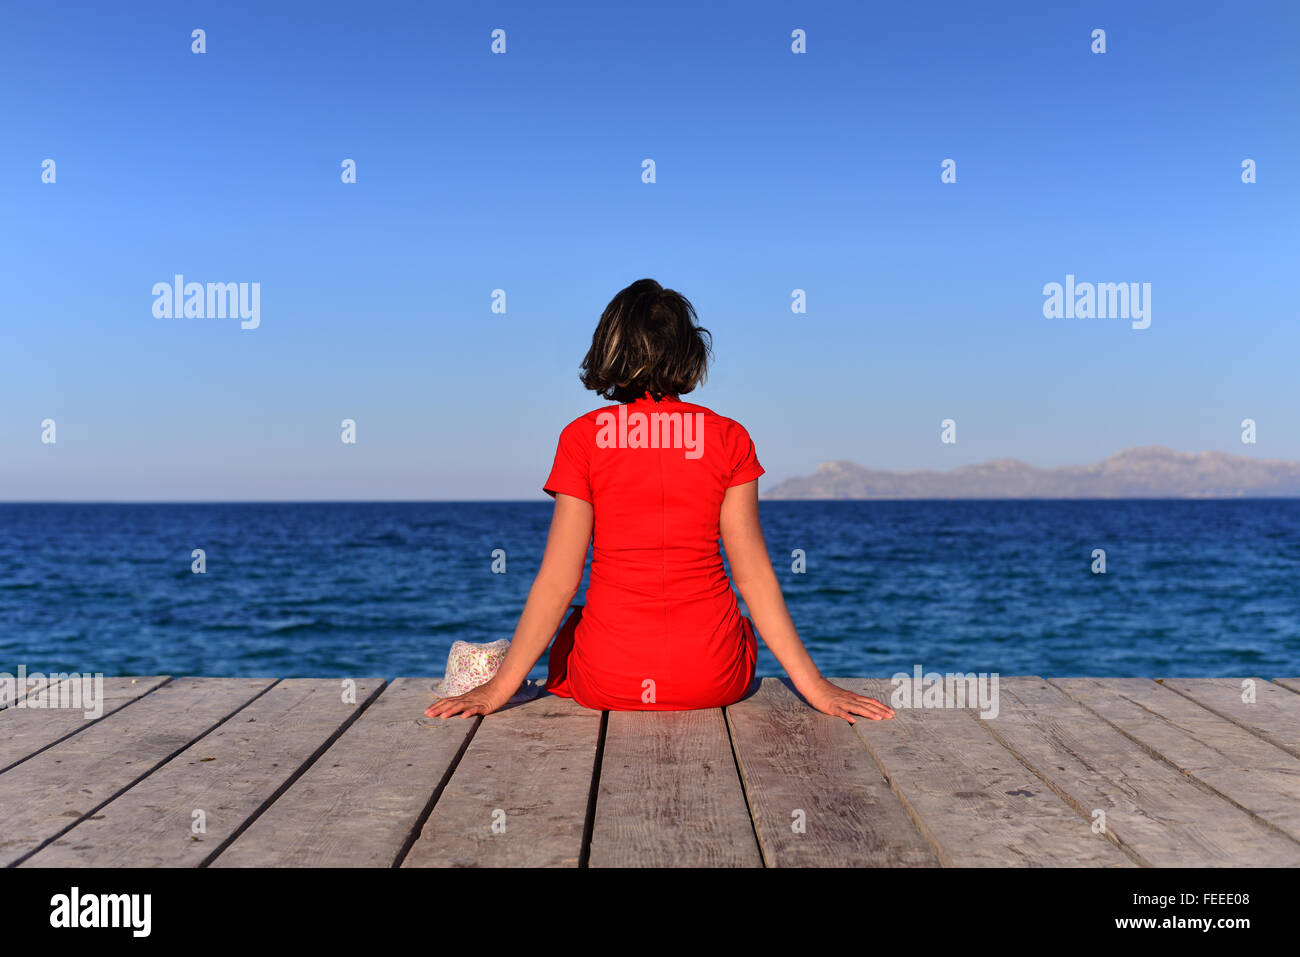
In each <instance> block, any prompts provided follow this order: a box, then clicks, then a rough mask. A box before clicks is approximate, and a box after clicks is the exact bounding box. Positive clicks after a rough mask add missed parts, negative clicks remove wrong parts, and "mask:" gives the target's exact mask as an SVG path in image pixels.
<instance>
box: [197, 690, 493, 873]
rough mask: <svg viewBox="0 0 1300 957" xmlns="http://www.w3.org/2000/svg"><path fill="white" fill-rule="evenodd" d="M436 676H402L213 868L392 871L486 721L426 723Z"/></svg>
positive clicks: (216, 861)
mask: <svg viewBox="0 0 1300 957" xmlns="http://www.w3.org/2000/svg"><path fill="white" fill-rule="evenodd" d="M432 681H433V679H432V678H398V679H397V680H396V681H394V682H393V683H392V684H390V685H389V686H388V687H387V688H385V689H384V691H383V693H382V694H381V695H380V696H379V697H378V699H376V700H375V702H374V703H373V704H372V705H371V706H370V707H368V708H367V709H366V710H365V711H363V712H362V713H361V717H359V718H358V719H357V720H356V721H354V722H353V723H352V726H351V727H349V728H348V729H347V731H345V732H344V733H343V735H342V736H341V737H340V738H339V739H338V740H337V741H335V742H334V744H333V745H332V746H331V747H330V748H329V750H328V751H326V752H325V753H324V754H323V755H321V756H320V758H319V759H318V760H317V761H316V763H315V764H313V765H312V766H311V767H310V768H308V769H307V771H306V773H305V774H303V776H302V777H300V778H299V779H298V780H297V781H295V782H294V783H293V785H292V786H291V787H290V788H289V789H288V790H287V791H285V792H284V794H282V795H280V797H279V798H277V799H276V801H275V803H274V804H272V805H271V806H270V807H269V808H267V809H266V810H265V811H264V812H263V813H262V814H261V816H260V817H258V819H257V820H256V821H254V822H253V823H252V825H250V826H249V828H248V830H246V831H244V833H243V834H241V835H239V836H238V837H237V838H235V840H234V842H233V843H232V844H231V845H230V846H229V847H227V848H226V849H225V850H223V851H221V852H220V853H219V854H218V855H217V857H216V859H215V860H214V861H213V862H212V864H211V866H212V867H268V866H274V867H284V866H290V867H392V866H393V865H394V864H396V863H397V861H398V858H399V856H400V855H401V853H402V852H403V851H404V850H405V848H406V845H407V843H408V842H409V841H410V840H412V839H413V838H414V836H415V834H416V828H417V827H418V826H419V824H420V822H421V819H422V817H423V815H424V814H425V812H426V811H427V810H428V808H429V805H430V803H431V801H432V799H433V798H434V796H436V795H437V793H438V792H439V791H440V790H441V788H442V786H443V785H444V784H445V782H446V781H447V779H448V778H449V777H450V774H451V768H452V766H453V764H454V763H455V761H456V758H457V756H458V755H459V754H460V752H461V750H462V749H463V748H464V746H465V743H466V742H467V741H468V740H469V737H470V736H471V735H472V734H473V733H474V729H475V728H477V727H478V724H479V719H465V718H445V719H441V720H437V719H431V718H426V717H424V709H425V708H427V707H428V706H429V705H430V704H432V703H433V701H434V697H433V695H432V694H431V692H430V691H429V685H430V683H431V682H432Z"/></svg>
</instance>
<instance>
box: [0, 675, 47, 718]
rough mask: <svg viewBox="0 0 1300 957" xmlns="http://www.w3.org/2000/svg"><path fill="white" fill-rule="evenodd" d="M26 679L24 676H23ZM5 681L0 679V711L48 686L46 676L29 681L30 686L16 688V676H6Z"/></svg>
mask: <svg viewBox="0 0 1300 957" xmlns="http://www.w3.org/2000/svg"><path fill="white" fill-rule="evenodd" d="M25 677H26V676H25ZM6 678H7V680H6V679H0V711H3V710H4V709H5V708H8V707H9V706H10V705H12V704H14V703H15V702H17V701H21V700H22V699H23V698H25V697H27V696H28V695H35V694H36V693H37V692H39V691H42V690H44V689H45V688H47V687H48V686H49V684H50V679H49V676H48V675H45V674H42V675H41V676H40V677H39V678H36V679H34V680H31V683H30V684H25V685H24V687H21V688H20V687H18V676H17V675H16V674H15V675H6Z"/></svg>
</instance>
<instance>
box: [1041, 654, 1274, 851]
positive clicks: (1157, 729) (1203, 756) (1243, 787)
mask: <svg viewBox="0 0 1300 957" xmlns="http://www.w3.org/2000/svg"><path fill="white" fill-rule="evenodd" d="M1051 683H1052V684H1054V685H1056V686H1057V687H1058V688H1060V689H1062V690H1063V691H1065V692H1066V693H1067V694H1068V695H1070V697H1072V698H1074V699H1075V700H1076V701H1078V702H1080V703H1081V704H1083V705H1084V707H1086V708H1088V709H1089V710H1090V711H1093V712H1094V713H1096V714H1098V715H1100V716H1101V717H1103V718H1105V719H1106V720H1107V721H1108V722H1110V723H1111V724H1112V725H1113V726H1114V727H1116V728H1118V729H1119V730H1120V731H1121V732H1123V734H1124V735H1125V736H1126V737H1128V738H1131V739H1132V740H1134V741H1136V742H1137V743H1138V744H1140V745H1142V746H1143V747H1144V748H1146V749H1147V751H1148V752H1150V753H1152V754H1154V755H1158V756H1159V757H1160V758H1161V759H1162V760H1164V761H1166V762H1168V763H1170V764H1172V765H1173V766H1174V767H1176V768H1177V769H1178V770H1179V771H1181V772H1182V773H1183V774H1185V775H1187V776H1189V777H1192V778H1195V779H1196V780H1197V781H1200V782H1201V783H1202V784H1204V785H1206V786H1208V787H1210V788H1212V789H1213V790H1214V791H1216V792H1217V793H1218V794H1219V795H1221V796H1222V797H1224V798H1225V799H1226V800H1228V801H1229V802H1231V803H1232V804H1235V805H1236V806H1237V807H1239V808H1241V809H1242V810H1245V811H1247V812H1249V813H1250V814H1252V815H1254V816H1255V817H1256V818H1258V819H1259V820H1261V821H1263V822H1264V823H1266V824H1268V825H1270V826H1272V827H1274V828H1276V829H1277V830H1279V831H1281V832H1282V833H1283V834H1285V835H1286V836H1287V838H1289V839H1290V840H1291V841H1300V758H1297V757H1295V756H1294V755H1292V754H1290V753H1289V752H1287V751H1284V750H1282V749H1281V748H1279V747H1277V746H1276V745H1273V744H1270V743H1269V742H1268V741H1265V740H1264V739H1263V738H1261V737H1259V736H1258V735H1256V734H1253V733H1252V732H1250V731H1247V730H1246V729H1245V728H1243V727H1241V726H1240V725H1237V724H1234V723H1233V722H1231V721H1229V720H1227V719H1226V718H1222V717H1220V716H1219V715H1217V714H1215V713H1214V712H1212V711H1208V710H1206V709H1205V708H1203V707H1202V706H1201V705H1199V704H1197V703H1196V702H1195V701H1192V700H1190V699H1189V698H1186V697H1184V696H1183V695H1181V694H1178V693H1177V692H1175V691H1172V690H1171V689H1169V688H1165V687H1162V686H1161V685H1160V684H1158V683H1157V682H1155V681H1149V680H1147V679H1145V678H1104V679H1103V678H1054V679H1052V680H1051ZM1297 704H1300V702H1298V703H1297ZM1279 839H1281V838H1279Z"/></svg>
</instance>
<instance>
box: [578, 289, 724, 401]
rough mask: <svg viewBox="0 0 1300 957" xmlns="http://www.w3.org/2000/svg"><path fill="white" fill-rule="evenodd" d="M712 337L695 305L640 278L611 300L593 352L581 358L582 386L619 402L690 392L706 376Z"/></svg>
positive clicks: (602, 316)
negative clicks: (649, 396)
mask: <svg viewBox="0 0 1300 957" xmlns="http://www.w3.org/2000/svg"><path fill="white" fill-rule="evenodd" d="M712 352H713V337H712V336H711V335H710V334H709V330H707V329H704V328H701V327H700V325H699V321H698V317H697V316H696V315H695V307H694V306H692V305H691V302H690V300H689V299H687V298H686V297H685V296H683V295H682V294H681V293H679V292H677V291H676V290H673V289H665V288H664V287H663V286H661V285H659V283H657V282H655V281H654V280H653V279H638V280H637V281H636V282H634V283H632V285H630V286H628V287H627V288H626V289H624V290H622V291H621V292H619V294H618V295H617V296H615V297H614V298H613V299H611V300H610V301H609V305H608V306H606V307H605V311H604V312H603V313H601V316H600V322H598V323H597V324H596V332H595V333H594V334H593V335H592V337H591V349H590V350H588V352H587V357H586V358H585V359H583V360H582V374H581V375H580V376H579V378H580V379H581V380H582V384H583V385H584V386H586V387H587V388H588V389H591V390H592V391H593V392H595V393H597V394H599V395H602V396H604V397H605V398H606V399H613V400H614V401H615V402H631V401H632V400H634V399H639V398H641V396H642V395H644V394H645V393H646V392H649V393H650V394H651V395H652V396H654V398H655V399H656V400H657V399H661V398H663V397H664V396H665V395H682V394H683V393H686V392H690V391H691V390H692V389H694V388H695V387H696V386H698V385H700V384H701V383H703V382H704V380H705V379H706V378H707V377H708V369H709V357H710V356H711V355H712Z"/></svg>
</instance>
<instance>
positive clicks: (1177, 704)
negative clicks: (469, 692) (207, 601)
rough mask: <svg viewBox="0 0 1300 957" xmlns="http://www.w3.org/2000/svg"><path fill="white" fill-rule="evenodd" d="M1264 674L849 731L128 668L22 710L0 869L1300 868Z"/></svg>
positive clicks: (1049, 688) (763, 699)
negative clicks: (460, 710)
mask: <svg viewBox="0 0 1300 957" xmlns="http://www.w3.org/2000/svg"><path fill="white" fill-rule="evenodd" d="M834 680H836V681H837V682H839V683H842V684H844V685H846V686H848V687H851V688H853V689H854V690H857V691H860V692H861V693H864V694H868V695H872V696H874V697H877V698H880V699H881V700H886V701H887V700H889V692H890V684H889V682H888V681H887V680H885V679H861V678H858V679H834ZM1246 680H1247V679H1239V678H1210V679H1173V678H1171V679H1167V680H1163V681H1152V680H1147V679H1142V678H1119V679H1101V678H1058V679H1050V680H1044V679H1041V678H1036V677H1018V678H1003V679H1001V681H1000V707H999V713H998V715H997V717H995V718H992V719H986V718H982V717H980V716H979V714H978V712H976V711H975V710H973V709H965V708H918V709H906V708H904V709H899V710H898V712H897V717H896V718H894V719H893V720H892V721H881V722H874V721H869V720H867V719H859V720H858V721H857V723H856V724H855V725H853V726H850V725H849V724H848V723H846V722H845V721H843V720H840V719H836V718H830V717H827V716H825V715H822V714H819V713H817V712H816V711H814V710H813V709H811V708H810V707H809V706H808V705H807V704H805V703H804V702H803V701H802V700H801V699H800V698H799V697H798V696H797V695H796V694H795V693H794V692H793V691H792V690H791V689H790V687H789V686H788V684H786V683H785V682H783V681H780V680H777V679H774V678H767V679H764V680H763V681H762V682H761V685H760V686H759V687H758V688H757V690H756V691H755V692H754V693H753V694H751V695H750V696H749V697H747V698H745V699H744V700H743V701H740V702H739V703H737V704H735V705H733V706H731V707H729V708H725V709H716V710H706V711H689V712H611V713H601V712H597V711H588V710H586V709H584V708H582V707H580V706H578V705H575V704H574V703H573V702H572V701H570V700H568V699H564V698H557V697H554V696H550V695H542V696H541V697H538V698H535V699H534V700H532V701H528V702H525V703H522V704H517V705H513V706H510V707H508V708H505V709H503V710H502V711H500V712H497V713H496V714H492V715H489V716H488V717H486V718H472V719H462V718H449V719H444V720H431V719H428V718H425V717H424V715H423V711H424V708H425V707H426V706H427V705H428V704H429V703H430V702H431V701H432V700H433V698H432V695H431V694H430V691H429V685H430V682H431V681H432V679H431V678H400V679H397V680H395V681H393V682H391V683H385V682H384V681H382V680H380V679H371V680H357V681H355V682H353V683H352V686H353V694H352V695H347V694H345V693H344V692H343V687H344V686H343V683H342V682H340V681H339V680H337V679H315V678H312V679H305V678H289V679H284V680H276V679H272V678H171V677H167V676H153V677H137V678H107V679H105V681H104V686H105V687H104V692H105V703H104V707H103V713H102V715H101V716H99V717H97V718H94V719H88V718H86V717H85V716H84V715H83V713H82V712H81V711H80V710H71V709H54V710H51V709H37V708H28V707H25V706H20V705H21V704H23V701H22V696H21V695H18V696H11V700H0V863H3V864H4V865H5V866H10V867H13V866H19V867H63V866H87V867H121V866H146V867H208V866H211V867H318V866H343V867H455V866H469V867H509V866H525V867H575V866H576V867H647V866H650V867H655V866H665V867H677V866H708V867H764V866H766V867H822V866H829V867H844V866H853V867H933V866H957V867H965V866H994V867H996V866H1049V867H1053V866H1065V867H1076V866H1078V867H1141V866H1155V867H1160V866H1265V865H1290V866H1295V865H1300V679H1294V678H1293V679H1277V680H1274V681H1265V680H1263V679H1250V680H1251V681H1253V685H1254V689H1253V690H1254V700H1253V701H1250V703H1246V701H1244V700H1243V698H1244V697H1245V698H1248V697H1249V696H1244V695H1243V681H1246ZM35 693H36V692H35V690H32V691H29V692H28V695H29V696H30V695H32V694H35Z"/></svg>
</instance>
